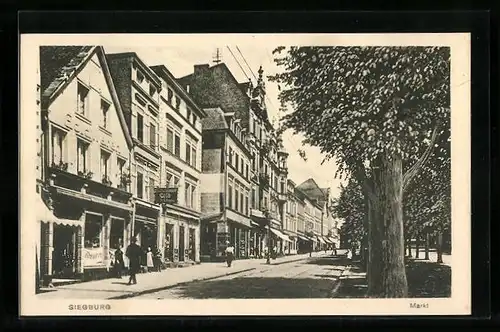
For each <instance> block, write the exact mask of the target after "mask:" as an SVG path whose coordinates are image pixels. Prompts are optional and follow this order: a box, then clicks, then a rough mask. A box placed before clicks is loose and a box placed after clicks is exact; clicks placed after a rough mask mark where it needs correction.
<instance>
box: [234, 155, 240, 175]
mask: <svg viewBox="0 0 500 332" xmlns="http://www.w3.org/2000/svg"><path fill="white" fill-rule="evenodd" d="M234 164H235V165H234V167H235V168H236V171H239V168H238V166H239V155H236V156H235V162H234Z"/></svg>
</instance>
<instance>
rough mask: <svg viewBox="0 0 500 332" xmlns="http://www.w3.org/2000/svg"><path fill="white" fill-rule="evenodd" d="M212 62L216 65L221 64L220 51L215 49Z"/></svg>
mask: <svg viewBox="0 0 500 332" xmlns="http://www.w3.org/2000/svg"><path fill="white" fill-rule="evenodd" d="M213 62H214V63H215V64H218V63H220V62H222V53H221V51H220V49H219V48H218V47H217V49H216V51H215V54H214V56H213Z"/></svg>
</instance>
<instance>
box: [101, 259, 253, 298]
mask: <svg viewBox="0 0 500 332" xmlns="http://www.w3.org/2000/svg"><path fill="white" fill-rule="evenodd" d="M256 269H257V268H255V267H252V268H248V269H245V270H241V271H235V272H229V273H225V274H221V275H218V276H213V277H206V278H200V279H193V280H189V281H183V282H179V283H176V284H173V285H168V286H163V287H158V288H151V289H146V290H143V291H138V292H134V293H131V294H123V295H118V296H113V297H110V298H108V300H124V299H129V298H132V297H137V296H141V295H146V294H152V293H156V292H161V291H163V290H167V289H171V288H176V287H180V286H185V285H187V284H190V283H193V282H200V281H209V280H214V279H219V278H222V277H227V276H231V275H235V274H239V273H244V272H249V271H253V270H256Z"/></svg>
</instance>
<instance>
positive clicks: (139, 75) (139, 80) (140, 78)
mask: <svg viewBox="0 0 500 332" xmlns="http://www.w3.org/2000/svg"><path fill="white" fill-rule="evenodd" d="M137 81H138V82H139V83H142V82H144V75H142V73H141V72H140V71H137Z"/></svg>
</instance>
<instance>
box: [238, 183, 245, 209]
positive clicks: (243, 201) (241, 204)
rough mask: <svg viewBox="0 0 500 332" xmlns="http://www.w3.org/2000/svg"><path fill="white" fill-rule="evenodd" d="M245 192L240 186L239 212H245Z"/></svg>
mask: <svg viewBox="0 0 500 332" xmlns="http://www.w3.org/2000/svg"><path fill="white" fill-rule="evenodd" d="M244 196H245V194H244V192H243V188H241V191H240V207H239V211H240V212H241V213H244V212H245V205H244V204H245V198H244Z"/></svg>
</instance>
